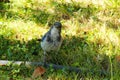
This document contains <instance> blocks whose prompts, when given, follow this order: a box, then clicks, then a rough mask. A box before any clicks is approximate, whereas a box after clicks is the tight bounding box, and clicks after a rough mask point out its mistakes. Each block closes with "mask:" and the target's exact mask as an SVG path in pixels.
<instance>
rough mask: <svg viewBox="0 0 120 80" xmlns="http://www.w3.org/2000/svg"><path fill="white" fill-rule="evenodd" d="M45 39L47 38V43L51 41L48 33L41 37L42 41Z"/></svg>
mask: <svg viewBox="0 0 120 80" xmlns="http://www.w3.org/2000/svg"><path fill="white" fill-rule="evenodd" d="M45 38H47V41H51V38H50V31H48V32H47V33H46V34H45V35H44V36H43V37H42V41H44V39H45Z"/></svg>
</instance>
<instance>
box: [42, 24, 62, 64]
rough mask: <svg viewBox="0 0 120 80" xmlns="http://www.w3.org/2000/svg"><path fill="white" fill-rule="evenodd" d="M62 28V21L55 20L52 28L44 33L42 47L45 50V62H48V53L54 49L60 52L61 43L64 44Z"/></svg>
mask: <svg viewBox="0 0 120 80" xmlns="http://www.w3.org/2000/svg"><path fill="white" fill-rule="evenodd" d="M61 28H62V24H61V23H60V22H55V23H54V24H53V25H52V26H51V28H50V29H49V30H48V31H47V32H46V33H45V34H44V35H43V37H42V39H41V48H42V50H43V51H44V58H43V63H44V64H46V54H47V53H49V52H51V51H54V52H55V53H58V51H59V49H60V47H61V44H62V36H61Z"/></svg>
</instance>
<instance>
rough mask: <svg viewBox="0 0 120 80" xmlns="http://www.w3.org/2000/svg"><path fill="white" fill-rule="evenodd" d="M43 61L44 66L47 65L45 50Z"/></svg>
mask: <svg viewBox="0 0 120 80" xmlns="http://www.w3.org/2000/svg"><path fill="white" fill-rule="evenodd" d="M43 63H44V66H45V64H46V51H44V56H43Z"/></svg>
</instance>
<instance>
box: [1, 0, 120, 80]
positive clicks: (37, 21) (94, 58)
mask: <svg viewBox="0 0 120 80" xmlns="http://www.w3.org/2000/svg"><path fill="white" fill-rule="evenodd" d="M55 21H60V22H61V23H62V25H63V28H62V36H63V44H62V46H61V49H60V51H59V52H58V54H54V52H52V53H50V54H48V62H49V63H54V64H59V65H64V66H73V67H78V68H80V69H81V70H82V73H75V72H69V71H66V70H54V69H46V73H45V74H44V75H43V76H42V77H39V78H38V80H39V79H47V80H73V79H74V80H80V79H83V80H84V79H85V80H96V79H97V80H98V79H100V80H110V79H111V80H116V79H119V78H120V77H119V76H120V69H119V67H120V56H119V55H120V1H119V0H10V2H0V59H1V60H15V61H18V60H22V61H37V62H38V61H40V62H41V61H42V56H43V51H42V49H41V47H40V41H38V39H41V37H42V35H43V34H44V33H46V31H47V30H48V29H49V28H50V26H51V25H52V24H53V23H54V22H55ZM35 67H36V66H25V65H24V64H21V65H12V64H7V65H6V66H0V69H1V70H0V75H1V76H0V79H2V80H24V79H28V78H30V77H31V75H32V73H33V70H34V69H35Z"/></svg>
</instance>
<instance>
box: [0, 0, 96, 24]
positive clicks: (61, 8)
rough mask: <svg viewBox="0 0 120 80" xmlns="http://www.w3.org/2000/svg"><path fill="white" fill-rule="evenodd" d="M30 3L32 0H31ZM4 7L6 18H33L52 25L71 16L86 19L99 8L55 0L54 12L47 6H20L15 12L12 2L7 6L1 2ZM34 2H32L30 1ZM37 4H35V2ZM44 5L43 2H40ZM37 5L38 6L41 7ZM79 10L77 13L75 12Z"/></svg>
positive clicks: (3, 13)
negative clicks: (48, 9) (56, 0)
mask: <svg viewBox="0 0 120 80" xmlns="http://www.w3.org/2000/svg"><path fill="white" fill-rule="evenodd" d="M29 3H30V2H29ZM1 4H2V7H1V8H0V10H3V11H5V12H2V13H1V17H4V16H5V17H6V19H21V18H22V19H23V20H32V21H35V22H36V23H37V24H40V23H41V24H44V25H45V24H46V23H48V24H49V25H51V24H52V23H53V22H55V21H61V20H63V19H64V20H68V19H70V18H71V17H75V18H76V17H81V16H82V17H83V18H84V19H89V17H90V16H93V15H94V14H95V12H96V11H97V9H96V8H95V7H94V6H93V5H88V6H87V7H82V6H80V3H79V4H78V3H76V4H75V3H58V2H55V1H51V3H50V4H51V5H52V7H55V8H54V9H52V10H53V11H54V13H51V12H50V11H46V9H47V6H46V7H45V9H44V8H43V9H41V8H40V9H38V8H35V9H34V8H33V7H25V6H24V7H19V11H17V12H13V11H11V10H9V9H12V8H13V9H14V7H17V6H14V7H13V6H12V7H10V6H11V5H12V3H9V4H8V5H7V6H6V3H1ZM30 4H32V3H30ZM33 5H35V4H33ZM39 5H40V6H42V7H43V5H42V3H40V4H39ZM40 6H36V7H40ZM75 12H77V15H76V14H75Z"/></svg>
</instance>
